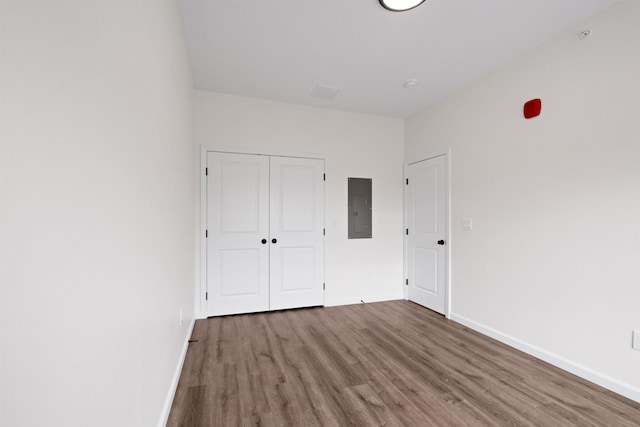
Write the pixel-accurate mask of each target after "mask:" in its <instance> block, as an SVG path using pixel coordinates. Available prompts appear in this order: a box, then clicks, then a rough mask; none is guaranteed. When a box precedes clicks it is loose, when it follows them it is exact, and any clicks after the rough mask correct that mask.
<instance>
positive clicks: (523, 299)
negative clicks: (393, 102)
mask: <svg viewBox="0 0 640 427" xmlns="http://www.w3.org/2000/svg"><path fill="white" fill-rule="evenodd" d="M638 22H640V2H637V1H624V2H622V3H620V4H618V5H616V6H614V7H613V8H612V9H609V10H608V11H606V12H605V13H603V14H602V15H600V16H598V17H596V18H594V19H592V20H591V21H589V22H588V23H585V24H584V25H581V26H580V27H578V28H574V29H573V30H572V31H569V32H567V33H566V34H564V35H563V36H561V37H559V38H557V39H555V40H553V41H551V42H549V43H548V44H545V45H544V46H542V47H540V48H538V49H536V50H534V51H532V52H530V53H528V54H526V55H524V56H523V57H521V58H520V59H519V60H517V61H515V62H514V63H512V64H510V65H508V66H506V67H504V68H502V69H500V70H498V71H496V72H494V73H492V74H490V75H488V76H486V77H484V78H482V79H481V80H479V81H477V82H475V83H474V84H471V85H470V86H468V87H466V88H465V89H463V90H461V91H459V92H458V93H456V94H454V95H452V96H450V97H448V98H446V99H445V100H443V101H442V102H440V103H438V104H437V105H435V106H433V107H432V108H429V109H428V110H426V111H424V112H422V113H420V114H418V115H416V116H414V117H412V118H410V119H408V120H407V122H406V128H405V133H406V157H407V159H415V158H419V157H420V156H423V155H425V154H427V153H431V152H434V151H441V150H444V149H446V148H447V147H451V148H452V159H451V160H452V222H453V223H452V229H453V235H452V239H451V241H452V245H453V246H452V251H453V254H452V276H453V292H452V297H453V301H452V311H453V318H454V319H457V320H459V321H462V322H464V323H467V324H468V325H471V326H473V327H475V328H477V329H480V330H483V331H484V332H488V333H491V334H493V335H494V336H496V337H499V338H500V339H503V340H505V341H507V342H510V343H512V344H516V345H518V346H520V347H521V348H525V349H527V350H528V351H531V352H533V353H535V354H538V355H539V356H542V357H544V358H546V359H547V360H551V361H553V362H554V363H556V364H559V365H561V366H564V367H565V368H568V369H571V370H572V371H574V372H577V373H579V374H581V375H583V376H585V377H587V378H591V379H592V380H596V381H598V382H600V383H601V384H605V385H607V386H608V387H610V388H612V389H614V390H617V391H619V392H622V393H625V394H626V395H627V396H630V397H632V398H634V399H636V400H640V369H638V366H639V364H640V351H635V350H632V349H631V331H632V329H636V330H640V309H639V306H638V302H639V301H640V285H639V283H638V278H640V262H639V260H640V245H639V244H638V238H639V237H640V221H639V220H638V219H639V218H640V143H639V141H640V127H638V117H640V107H639V105H640V104H639V103H638V99H640V84H639V83H638V76H640V55H638V52H640V36H639V35H638V30H637V23H638ZM584 28H591V29H592V30H593V35H592V36H591V38H589V39H587V40H584V41H581V40H579V39H578V37H577V34H578V32H579V31H580V30H582V29H584ZM536 97H540V98H541V99H542V115H541V116H539V117H538V118H535V119H532V120H525V119H524V118H523V117H522V105H523V103H524V102H525V101H527V100H529V99H532V98H536ZM463 218H471V219H473V227H474V228H473V231H470V232H469V231H462V230H461V220H462V219H463Z"/></svg>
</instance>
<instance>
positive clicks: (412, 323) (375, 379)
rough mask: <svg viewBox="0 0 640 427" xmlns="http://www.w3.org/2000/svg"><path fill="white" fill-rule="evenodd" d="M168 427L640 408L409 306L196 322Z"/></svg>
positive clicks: (618, 417) (520, 416) (593, 414)
mask: <svg viewBox="0 0 640 427" xmlns="http://www.w3.org/2000/svg"><path fill="white" fill-rule="evenodd" d="M192 340H193V341H195V342H192V343H191V344H189V350H188V352H187V357H186V360H185V364H184V367H183V370H182V375H181V377H180V382H179V385H178V389H177V391H176V396H175V399H174V402H173V406H172V409H171V413H170V415H169V422H168V424H167V425H168V426H253V425H255V426H382V425H384V426H507V425H508V426H611V427H613V426H616V427H618V426H640V404H638V403H636V402H633V401H631V400H629V399H626V398H624V397H621V396H619V395H616V394H614V393H612V392H610V391H607V390H605V389H603V388H601V387H599V386H596V385H594V384H591V383H589V382H587V381H584V380H582V379H580V378H578V377H576V376H573V375H571V374H568V373H566V372H564V371H562V370H560V369H557V368H555V367H553V366H551V365H549V364H546V363H544V362H541V361H539V360H537V359H535V358H533V357H531V356H528V355H526V354H524V353H522V352H519V351H517V350H514V349H512V348H510V347H508V346H505V345H503V344H501V343H499V342H497V341H495V340H492V339H490V338H487V337H485V336H483V335H481V334H478V333H476V332H474V331H472V330H470V329H468V328H465V327H464V326H462V325H460V324H457V323H455V322H452V321H448V320H446V319H445V318H443V317H442V316H440V315H437V314H435V313H433V312H431V311H429V310H427V309H425V308H422V307H420V306H418V305H416V304H414V303H411V302H408V301H390V302H382V303H373V304H360V305H351V306H342V307H329V308H310V309H298V310H289V311H279V312H271V313H260V314H248V315H237V316H227V317H218V318H210V319H205V320H198V321H197V322H196V325H195V328H194V332H193V336H192Z"/></svg>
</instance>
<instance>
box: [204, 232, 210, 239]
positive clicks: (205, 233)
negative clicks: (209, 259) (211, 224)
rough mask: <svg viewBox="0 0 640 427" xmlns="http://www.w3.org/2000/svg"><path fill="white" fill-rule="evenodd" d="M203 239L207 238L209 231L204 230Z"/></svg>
mask: <svg viewBox="0 0 640 427" xmlns="http://www.w3.org/2000/svg"><path fill="white" fill-rule="evenodd" d="M204 237H205V238H207V237H209V230H204Z"/></svg>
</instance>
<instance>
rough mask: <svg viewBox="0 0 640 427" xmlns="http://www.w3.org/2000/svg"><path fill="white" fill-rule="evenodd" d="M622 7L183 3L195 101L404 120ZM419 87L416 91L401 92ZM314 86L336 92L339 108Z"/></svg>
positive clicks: (361, 0)
mask: <svg viewBox="0 0 640 427" xmlns="http://www.w3.org/2000/svg"><path fill="white" fill-rule="evenodd" d="M617 1H618V0H427V1H426V2H425V3H424V4H422V5H421V6H420V7H418V8H416V9H413V10H411V11H408V12H400V13H394V12H389V11H387V10H385V9H383V8H382V7H381V6H380V4H379V3H378V0H179V4H180V12H181V15H182V20H183V26H184V32H185V35H186V39H187V45H188V49H189V55H190V60H191V66H192V69H193V76H194V81H195V85H196V88H197V89H204V90H212V91H217V92H224V93H231V94H238V95H245V96H252V97H258V98H265V99H271V100H277V101H285V102H292V103H296V104H305V105H313V106H320V107H327V108H335V109H341V110H348V111H356V112H362V113H369V114H378V115H384V116H390V117H407V116H410V115H412V114H415V113H417V112H418V111H420V110H423V109H424V108H426V107H428V106H429V105H431V104H433V103H434V102H436V101H437V100H439V99H441V98H443V97H444V96H446V95H447V94H449V93H451V92H452V91H454V90H456V89H458V88H460V87H462V86H464V85H465V84H468V83H470V82H472V81H474V80H476V79H478V78H479V77H481V76H482V75H484V74H486V73H488V72H490V71H492V70H494V69H496V68H498V67H500V66H502V65H504V64H506V63H508V62H510V61H511V60H513V59H515V58H516V57H518V56H520V55H522V54H523V53H525V52H526V51H528V50H530V49H532V48H534V47H536V46H538V45H540V44H541V43H543V42H545V41H547V40H549V39H550V38H552V37H554V36H556V35H558V34H560V33H562V32H564V31H567V30H569V29H573V30H575V31H576V37H577V31H578V30H580V29H582V28H574V27H575V26H576V25H577V24H579V23H580V22H581V21H583V20H585V19H587V18H589V17H591V16H593V15H595V14H597V13H599V12H600V11H602V10H604V9H605V8H607V7H608V6H610V5H612V4H613V3H615V2H617ZM408 79H416V80H417V81H418V83H417V85H416V87H415V88H413V89H410V90H409V89H406V88H404V87H403V84H404V83H405V81H407V80H408ZM316 86H327V87H330V88H338V89H341V91H340V92H339V93H338V94H337V95H336V96H335V98H333V99H326V98H318V97H312V96H311V95H312V92H313V91H314V89H316Z"/></svg>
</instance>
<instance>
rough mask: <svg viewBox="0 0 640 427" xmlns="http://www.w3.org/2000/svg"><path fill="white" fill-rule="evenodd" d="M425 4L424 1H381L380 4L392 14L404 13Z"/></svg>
mask: <svg viewBox="0 0 640 427" xmlns="http://www.w3.org/2000/svg"><path fill="white" fill-rule="evenodd" d="M422 3H424V0H380V4H381V5H382V7H384V8H385V9H387V10H390V11H392V12H404V11H405V10H410V9H413V8H414V7H418V6H420V5H421V4H422Z"/></svg>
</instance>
